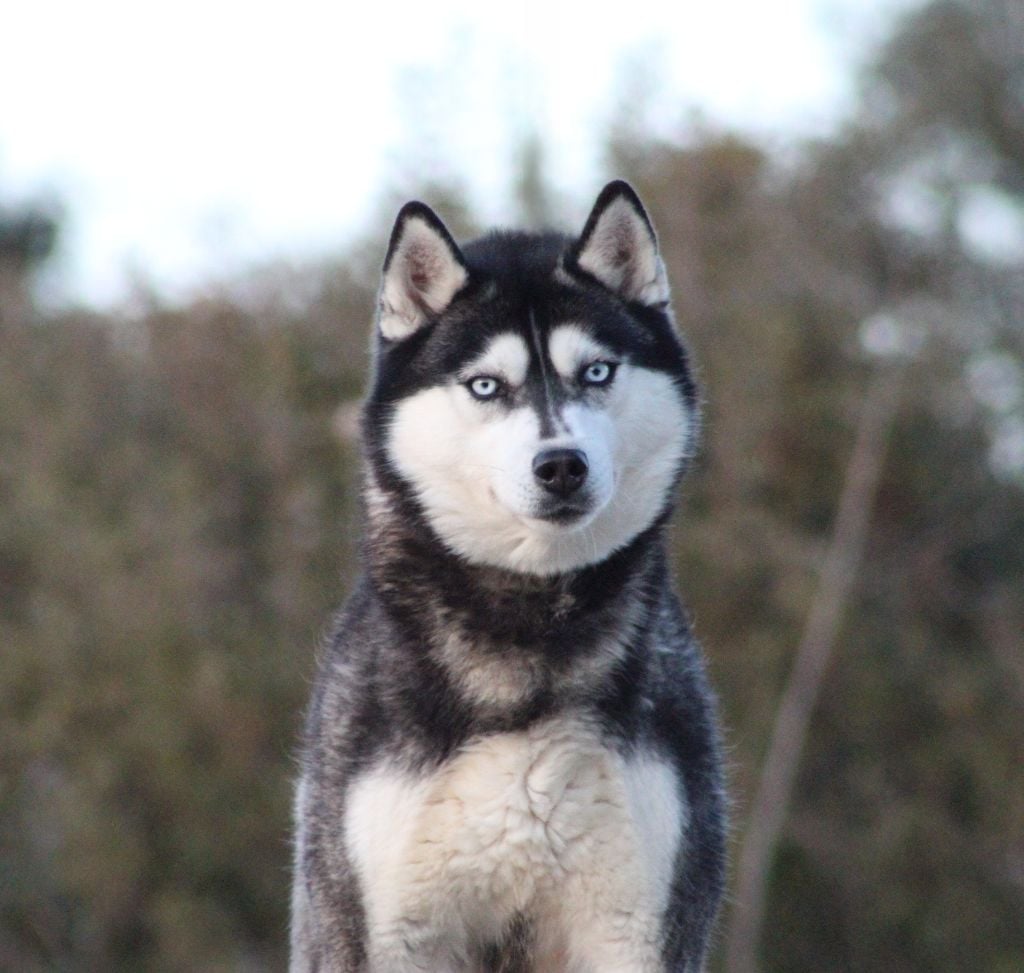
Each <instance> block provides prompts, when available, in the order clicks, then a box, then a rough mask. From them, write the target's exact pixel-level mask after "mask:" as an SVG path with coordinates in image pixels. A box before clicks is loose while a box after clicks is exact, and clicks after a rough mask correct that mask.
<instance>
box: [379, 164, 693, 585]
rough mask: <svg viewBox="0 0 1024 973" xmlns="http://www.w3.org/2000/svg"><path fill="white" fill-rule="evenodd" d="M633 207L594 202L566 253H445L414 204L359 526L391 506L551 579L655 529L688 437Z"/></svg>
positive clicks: (608, 197) (451, 249) (396, 240)
mask: <svg viewBox="0 0 1024 973" xmlns="http://www.w3.org/2000/svg"><path fill="white" fill-rule="evenodd" d="M668 301H669V294H668V286H667V282H666V277H665V270H664V267H663V265H662V261H661V258H660V256H659V253H658V245H657V239H656V237H655V233H654V229H653V227H652V225H651V222H650V220H649V219H648V217H647V214H646V212H645V211H644V208H643V205H642V204H641V202H640V200H639V199H638V197H637V195H636V194H635V193H634V192H633V190H632V189H631V188H630V187H629V186H628V185H627V184H626V183H624V182H613V183H611V184H610V185H608V186H607V187H605V189H604V190H603V191H602V193H601V194H600V196H599V197H598V199H597V202H596V203H595V205H594V208H593V210H592V212H591V214H590V217H589V219H588V220H587V222H586V225H585V226H584V228H583V232H582V233H581V234H580V236H579V237H578V238H576V239H571V238H567V237H563V236H558V235H554V234H547V235H539V234H526V233H502V232H498V233H492V234H491V235H489V236H486V237H483V238H481V239H479V240H476V241H473V242H472V243H469V244H466V245H465V246H464V247H462V248H460V247H459V246H458V245H457V244H456V243H455V241H454V240H453V239H452V237H451V235H450V234H449V233H448V231H447V229H446V228H445V226H444V224H443V223H442V222H441V221H440V220H439V219H438V217H437V216H436V215H435V214H434V213H433V211H432V210H430V209H429V208H428V207H427V206H425V205H424V204H422V203H419V202H412V203H408V204H407V205H406V206H404V207H403V208H402V210H401V212H400V213H399V214H398V219H397V221H396V223H395V227H394V230H393V232H392V235H391V241H390V244H389V246H388V251H387V257H386V259H385V262H384V274H383V281H382V284H381V290H380V300H379V309H378V317H377V337H376V355H375V357H376V369H375V378H374V383H373V388H372V391H371V394H370V396H369V399H368V401H367V407H366V411H365V413H364V440H365V442H366V444H367V448H368V455H369V461H370V478H369V485H368V501H369V508H370V513H371V517H372V516H373V514H374V511H375V510H380V509H381V508H380V504H382V503H383V504H385V505H386V506H388V507H389V509H393V506H394V505H393V503H392V501H397V502H403V501H405V504H406V507H407V509H408V510H411V511H412V512H413V515H414V516H419V517H422V518H423V519H424V520H425V522H426V523H427V524H428V525H429V528H430V529H431V530H432V531H433V533H434V534H435V535H436V537H437V538H438V539H440V541H441V542H442V543H443V545H444V546H445V547H446V548H447V549H448V550H449V551H450V552H452V553H454V554H455V555H457V556H460V557H462V558H464V559H466V560H468V561H470V562H473V563H479V564H487V565H491V566H496V567H500V568H505V569H509V570H512V571H516V572H522V573H528V574H534V575H550V574H556V573H560V572H565V571H570V570H573V569H575V568H579V567H583V566H585V565H589V564H594V563H596V562H599V561H601V560H603V559H605V558H606V557H608V556H609V555H610V554H611V553H612V552H614V551H616V550H618V549H620V548H622V547H625V546H626V545H628V544H629V543H630V542H631V541H632V540H633V539H634V538H636V537H637V536H638V535H640V534H642V533H643V532H644V531H646V530H647V529H648V528H650V527H651V526H652V525H653V524H655V523H656V522H659V521H660V520H661V519H663V518H664V516H665V515H666V514H667V511H668V508H669V505H670V503H671V499H672V494H673V492H674V487H675V484H676V482H677V480H678V478H679V476H680V474H681V472H682V469H683V466H684V462H685V459H686V457H687V456H688V454H689V453H690V451H691V448H692V445H693V441H694V437H695V430H696V424H697V409H696V403H695V394H694V387H693V383H692V380H691V377H690V373H689V369H688V366H687V358H686V354H685V351H684V349H683V346H682V344H681V342H680V341H679V339H678V337H677V335H676V333H675V330H674V327H673V324H672V320H671V312H670V310H669V303H668Z"/></svg>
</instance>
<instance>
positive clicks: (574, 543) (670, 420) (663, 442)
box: [388, 325, 695, 575]
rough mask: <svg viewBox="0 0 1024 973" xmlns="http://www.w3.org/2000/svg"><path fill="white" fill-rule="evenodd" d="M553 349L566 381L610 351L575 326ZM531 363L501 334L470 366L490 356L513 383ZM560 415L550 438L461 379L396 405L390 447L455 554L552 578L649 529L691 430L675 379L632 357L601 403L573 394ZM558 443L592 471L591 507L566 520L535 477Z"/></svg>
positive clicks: (525, 415) (562, 332)
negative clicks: (476, 394)
mask: <svg viewBox="0 0 1024 973" xmlns="http://www.w3.org/2000/svg"><path fill="white" fill-rule="evenodd" d="M549 354H550V355H551V357H552V360H553V361H554V363H555V365H556V369H557V372H558V376H559V377H560V380H568V379H569V378H570V376H572V377H573V378H574V377H575V374H576V372H577V371H578V369H579V368H580V367H581V366H582V365H584V364H588V363H589V362H590V361H594V360H597V359H602V360H603V359H605V358H609V357H610V356H609V354H608V350H607V349H606V348H603V347H602V346H601V345H600V344H599V343H598V342H596V341H594V340H593V339H592V338H590V337H589V336H588V335H587V334H586V332H585V331H584V330H583V329H582V328H580V327H579V326H576V325H563V326H560V327H558V328H556V329H555V332H554V334H553V336H552V338H551V340H550V343H549ZM528 361H529V351H528V349H527V347H526V345H525V344H524V342H523V341H522V339H520V338H518V337H517V336H515V335H500V336H498V338H496V339H495V340H494V341H493V342H492V344H491V345H490V346H489V347H488V348H487V349H486V350H485V351H484V353H483V355H482V356H481V358H480V359H478V360H477V361H476V362H474V363H473V367H474V368H475V367H477V366H480V365H481V363H483V366H484V370H488V369H490V370H492V371H494V372H496V373H499V374H501V375H503V376H505V377H506V378H507V379H508V380H509V382H510V384H512V385H515V384H516V382H515V381H514V380H515V379H516V378H518V377H519V376H523V377H525V374H526V368H527V365H528ZM470 374H472V373H470ZM478 374H479V373H478ZM461 377H462V376H460V378H461ZM467 377H469V376H468V375H467ZM560 420H561V428H560V429H559V432H558V435H557V436H556V437H555V438H553V439H551V438H547V439H545V438H542V435H541V428H540V421H539V418H538V416H537V414H536V412H535V411H534V410H533V409H532V408H530V407H529V406H521V407H517V408H508V407H507V406H503V405H500V404H492V403H488V402H480V401H477V400H476V399H474V398H473V396H472V394H471V393H470V391H469V390H468V389H467V388H465V387H464V386H463V385H461V384H457V383H452V384H449V385H443V386H436V387H434V388H429V389H425V390H423V391H421V392H418V393H416V394H415V395H413V396H410V397H409V398H407V399H405V400H404V401H402V402H401V403H400V404H399V406H398V408H397V409H396V412H395V415H394V418H393V420H392V424H391V428H390V430H389V435H388V454H389V456H390V458H391V461H392V463H393V464H394V466H395V468H396V470H397V471H398V472H399V473H400V474H401V475H402V477H403V478H405V479H406V480H407V481H408V482H409V483H410V484H411V485H412V486H413V488H414V489H415V490H416V493H417V495H418V497H419V499H420V502H421V503H422V505H423V508H424V511H425V513H426V516H427V519H428V520H429V521H430V524H431V526H432V527H433V528H434V530H435V531H436V532H437V534H438V536H439V537H440V538H441V540H442V541H444V543H445V544H446V545H447V546H448V547H449V548H450V549H451V550H452V551H453V552H455V553H457V554H460V555H462V556H463V557H465V558H467V559H469V560H470V561H475V562H478V563H483V564H490V565H495V566H497V567H503V568H508V569H511V570H514V571H523V572H527V573H531V574H542V575H543V574H557V573H560V572H563V571H568V570H572V569H574V568H578V567H581V566H583V565H585V564H591V563H594V562H597V561H600V560H603V559H604V558H606V557H607V556H608V555H609V554H611V553H612V552H613V551H615V550H616V549H618V548H620V547H622V546H623V545H625V544H627V543H628V542H629V541H630V540H632V538H634V537H635V536H636V535H637V534H638V533H640V532H641V531H642V530H644V529H645V528H646V527H648V526H650V524H651V523H652V522H653V520H654V518H655V517H656V516H657V515H658V514H659V513H660V512H661V510H662V508H663V506H664V504H665V501H666V499H667V494H668V491H669V490H670V489H671V488H672V485H673V483H674V481H675V477H676V472H677V470H678V467H679V464H680V462H681V461H682V459H683V458H684V457H685V456H686V455H687V454H688V452H689V449H690V447H691V444H692V440H693V438H694V437H693V433H694V427H695V417H694V416H693V415H692V414H691V413H690V412H689V411H688V409H687V406H686V405H685V403H684V401H683V398H682V395H681V393H680V391H679V390H678V388H677V387H676V386H675V384H674V382H673V380H672V378H671V377H670V376H669V375H667V374H665V373H662V372H658V371H654V370H652V369H646V368H641V367H639V366H636V365H633V364H631V363H630V362H628V361H623V362H621V363H620V364H619V367H618V369H617V370H616V372H615V375H614V378H613V380H612V381H611V382H610V384H608V385H606V386H604V387H603V389H602V394H601V395H600V396H599V397H598V398H596V399H594V400H593V401H591V399H590V398H589V397H588V398H583V399H577V400H576V401H570V402H569V403H568V404H566V405H565V406H564V407H563V408H562V410H561V414H560ZM555 447H567V448H573V449H579V450H582V451H583V452H584V453H585V454H586V457H587V463H588V466H589V470H588V473H587V480H586V483H585V486H584V488H583V490H582V491H581V497H583V496H584V495H585V499H586V502H587V509H586V511H585V512H583V513H582V514H581V515H580V516H579V517H577V518H576V519H575V520H571V521H568V522H556V521H552V520H549V519H544V517H543V516H542V514H541V511H542V510H543V504H544V503H545V502H546V501H549V500H550V496H549V495H548V494H546V492H545V491H544V489H543V487H542V486H541V485H540V484H539V483H538V481H537V478H536V477H535V476H534V473H533V460H534V458H535V457H536V456H537V454H538V453H539V452H540V451H541V450H544V449H551V448H555Z"/></svg>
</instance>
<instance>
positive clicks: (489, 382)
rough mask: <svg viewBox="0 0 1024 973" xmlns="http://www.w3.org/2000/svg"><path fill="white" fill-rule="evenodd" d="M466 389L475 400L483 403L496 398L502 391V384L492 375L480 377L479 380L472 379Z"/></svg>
mask: <svg viewBox="0 0 1024 973" xmlns="http://www.w3.org/2000/svg"><path fill="white" fill-rule="evenodd" d="M466 387H467V388H468V389H469V391H470V394H471V395H472V396H473V398H475V399H480V400H481V401H487V399H493V398H496V397H497V396H498V395H499V394H500V393H501V389H502V385H501V382H500V381H499V380H498V379H496V378H493V377H492V376H490V375H480V376H479V377H477V378H471V379H470V380H469V381H468V382H467V383H466Z"/></svg>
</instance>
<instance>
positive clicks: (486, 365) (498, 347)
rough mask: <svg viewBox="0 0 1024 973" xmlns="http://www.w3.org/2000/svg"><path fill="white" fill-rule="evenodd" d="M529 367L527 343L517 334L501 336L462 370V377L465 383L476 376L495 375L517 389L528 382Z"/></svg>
mask: <svg viewBox="0 0 1024 973" xmlns="http://www.w3.org/2000/svg"><path fill="white" fill-rule="evenodd" d="M529 367H530V352H529V351H528V350H527V347H526V342H524V341H523V339H522V338H520V337H519V335H516V334H499V335H498V336H497V337H496V338H494V339H493V340H492V341H491V343H490V344H489V345H488V346H487V348H486V349H485V350H484V353H483V354H482V355H481V356H480V357H479V358H476V359H474V360H473V361H472V362H470V363H469V364H468V365H467V366H466V367H465V368H464V369H462V372H461V375H462V376H463V380H464V381H468V380H469V379H471V378H472V377H473V376H475V375H495V376H497V377H498V378H502V379H504V380H505V381H506V382H507V383H508V384H509V385H511V386H513V387H515V386H519V385H522V384H523V382H525V381H526V372H527V369H528V368H529Z"/></svg>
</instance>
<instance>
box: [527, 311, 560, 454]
mask: <svg viewBox="0 0 1024 973" xmlns="http://www.w3.org/2000/svg"><path fill="white" fill-rule="evenodd" d="M529 320H530V367H529V369H528V370H527V372H526V391H527V394H528V395H529V396H530V399H531V400H532V402H533V403H534V408H535V411H536V413H537V421H538V423H539V424H540V435H541V439H551V438H553V437H554V436H555V435H556V433H557V432H558V429H557V424H556V422H555V417H556V415H557V410H558V408H559V406H560V405H561V402H562V401H563V400H564V398H565V396H564V393H563V391H562V384H561V382H560V381H557V380H555V379H553V377H552V376H553V375H554V374H555V367H554V364H553V363H552V361H551V356H550V354H549V349H548V338H549V336H550V331H547V332H546V333H545V334H544V335H543V336H542V335H541V333H540V329H539V328H538V327H537V315H536V312H535V311H534V309H533V308H532V307H531V308H530V309H529Z"/></svg>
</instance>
